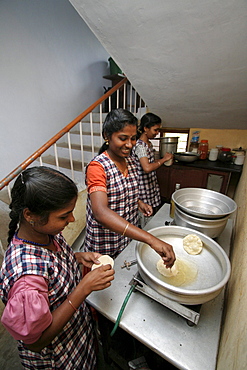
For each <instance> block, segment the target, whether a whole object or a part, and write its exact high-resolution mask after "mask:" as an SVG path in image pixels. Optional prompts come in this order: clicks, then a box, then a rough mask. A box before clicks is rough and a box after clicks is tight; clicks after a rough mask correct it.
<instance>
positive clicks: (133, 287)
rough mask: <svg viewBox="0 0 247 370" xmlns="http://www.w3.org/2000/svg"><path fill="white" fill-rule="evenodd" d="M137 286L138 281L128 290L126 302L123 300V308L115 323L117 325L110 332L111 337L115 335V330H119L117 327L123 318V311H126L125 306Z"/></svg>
mask: <svg viewBox="0 0 247 370" xmlns="http://www.w3.org/2000/svg"><path fill="white" fill-rule="evenodd" d="M135 287H136V283H135V284H133V285H131V287H130V290H129V291H128V294H127V295H126V297H125V299H124V302H123V304H122V307H121V309H120V311H119V314H118V317H117V321H116V323H115V325H114V328H113V329H112V331H111V334H110V336H111V337H112V336H113V335H114V333H115V331H116V330H117V327H118V325H119V322H120V319H121V317H122V314H123V312H124V309H125V306H126V304H127V303H128V300H129V298H130V296H131V294H132V292H133V290H134V289H135Z"/></svg>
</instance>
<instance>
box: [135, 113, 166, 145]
mask: <svg viewBox="0 0 247 370" xmlns="http://www.w3.org/2000/svg"><path fill="white" fill-rule="evenodd" d="M160 124H161V118H160V117H159V116H157V115H156V114H154V113H146V114H144V115H143V116H142V118H141V121H140V124H139V126H138V131H137V139H139V137H140V136H141V134H143V132H144V128H145V127H146V128H151V127H153V126H155V125H160Z"/></svg>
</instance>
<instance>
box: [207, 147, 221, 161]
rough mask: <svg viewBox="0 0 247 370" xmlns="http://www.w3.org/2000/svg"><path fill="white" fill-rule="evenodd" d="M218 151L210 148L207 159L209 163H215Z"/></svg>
mask: <svg viewBox="0 0 247 370" xmlns="http://www.w3.org/2000/svg"><path fill="white" fill-rule="evenodd" d="M218 152H219V151H218V149H217V148H212V149H211V150H210V152H209V157H208V159H209V160H210V161H217V158H218Z"/></svg>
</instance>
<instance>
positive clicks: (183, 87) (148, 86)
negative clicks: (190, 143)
mask: <svg viewBox="0 0 247 370" xmlns="http://www.w3.org/2000/svg"><path fill="white" fill-rule="evenodd" d="M70 2H71V3H72V4H73V6H74V7H75V8H76V9H77V11H78V12H79V13H80V14H81V16H82V18H83V19H84V20H85V22H86V23H87V24H88V25H89V27H90V28H91V29H92V31H93V32H94V33H95V35H96V36H97V38H98V39H99V40H100V41H101V43H102V45H103V46H104V47H105V49H106V50H107V51H108V52H109V53H110V54H111V56H112V58H113V59H114V60H115V62H116V63H117V64H118V65H119V67H120V68H121V70H122V71H123V72H124V73H125V74H126V76H127V77H128V80H129V81H131V83H132V84H133V86H134V87H135V89H136V90H137V91H138V93H139V94H140V96H141V97H142V98H143V100H144V101H145V103H146V104H147V105H148V108H149V110H150V111H151V112H154V113H156V114H158V116H160V117H161V118H162V122H163V124H165V125H166V127H177V128H189V127H200V128H205V129H206V128H211V129H216V128H217V129H239V130H244V129H246V128H247V123H246V122H247V104H246V100H247V89H246V85H247V64H246V60H247V48H246V34H247V22H246V13H247V1H246V0H238V1H236V0H207V1H202V0H201V1H198V0H176V1H175V0H152V1H151V0H134V1H133V0H125V1H112V0H105V1H102V0H94V1H92V0H70Z"/></svg>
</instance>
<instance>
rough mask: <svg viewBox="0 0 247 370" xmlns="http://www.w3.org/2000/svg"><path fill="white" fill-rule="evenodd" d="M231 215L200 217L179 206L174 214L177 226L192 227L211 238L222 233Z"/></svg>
mask: <svg viewBox="0 0 247 370" xmlns="http://www.w3.org/2000/svg"><path fill="white" fill-rule="evenodd" d="M229 217H230V216H229V215H228V216H225V217H223V218H212V219H206V218H199V217H194V216H191V215H189V214H187V213H185V212H183V211H182V210H181V209H179V208H177V207H176V208H175V214H174V220H175V224H176V225H177V226H184V227H190V228H191V229H194V230H198V231H200V232H201V233H203V234H205V235H207V236H209V237H210V238H217V237H218V236H219V235H220V234H221V233H222V231H223V230H224V228H225V227H226V224H227V220H228V218H229Z"/></svg>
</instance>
